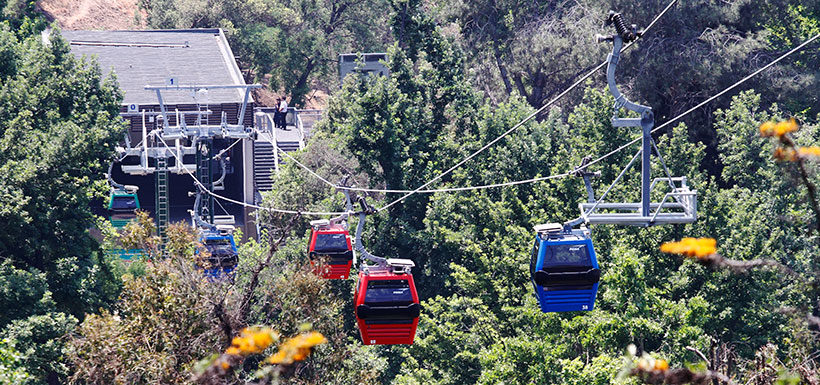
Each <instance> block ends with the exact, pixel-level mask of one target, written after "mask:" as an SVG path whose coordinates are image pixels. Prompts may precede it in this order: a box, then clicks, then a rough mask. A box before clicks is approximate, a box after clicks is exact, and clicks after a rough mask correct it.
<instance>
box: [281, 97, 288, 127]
mask: <svg viewBox="0 0 820 385" xmlns="http://www.w3.org/2000/svg"><path fill="white" fill-rule="evenodd" d="M287 117H288V101H287V100H286V99H285V98H282V101H280V102H279V119H281V125H282V129H283V130H285V131H287V130H288V121H287V119H286V118H287Z"/></svg>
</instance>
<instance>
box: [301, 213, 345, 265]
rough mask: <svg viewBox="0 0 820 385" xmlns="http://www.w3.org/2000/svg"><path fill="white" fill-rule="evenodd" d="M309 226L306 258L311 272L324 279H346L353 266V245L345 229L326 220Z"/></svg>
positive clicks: (314, 222)
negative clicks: (308, 259) (307, 257)
mask: <svg viewBox="0 0 820 385" xmlns="http://www.w3.org/2000/svg"><path fill="white" fill-rule="evenodd" d="M310 225H311V227H312V229H311V234H310V242H309V243H308V256H309V257H310V265H311V267H313V271H314V272H315V273H316V275H318V276H320V277H322V278H324V279H347V277H348V276H350V267H351V266H352V265H353V245H352V244H351V242H350V234H349V233H348V231H347V229H346V228H345V227H344V226H342V225H341V224H338V223H331V222H329V221H327V220H319V221H313V222H311V223H310Z"/></svg>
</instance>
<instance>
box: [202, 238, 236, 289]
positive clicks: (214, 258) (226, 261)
mask: <svg viewBox="0 0 820 385" xmlns="http://www.w3.org/2000/svg"><path fill="white" fill-rule="evenodd" d="M200 242H202V246H203V247H204V248H205V250H207V251H208V257H207V261H206V262H207V263H206V264H205V269H204V273H205V277H207V278H208V280H214V281H216V280H222V279H225V278H228V279H232V278H233V274H234V270H235V269H236V265H237V264H238V263H239V252H238V251H237V249H236V244H235V243H234V240H233V235H230V234H227V235H224V234H219V233H216V232H207V233H205V234H203V235H202V238H201V239H200Z"/></svg>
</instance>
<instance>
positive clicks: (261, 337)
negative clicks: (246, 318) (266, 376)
mask: <svg viewBox="0 0 820 385" xmlns="http://www.w3.org/2000/svg"><path fill="white" fill-rule="evenodd" d="M274 340H277V341H278V340H279V333H276V332H274V331H273V330H271V329H270V328H246V329H244V330H242V332H241V333H240V334H239V336H238V337H234V339H233V341H231V346H230V347H229V348H228V349H227V350H225V354H230V355H239V356H247V355H250V354H259V353H262V352H263V351H265V349H267V348H268V346H270V345H271V344H273V341H274Z"/></svg>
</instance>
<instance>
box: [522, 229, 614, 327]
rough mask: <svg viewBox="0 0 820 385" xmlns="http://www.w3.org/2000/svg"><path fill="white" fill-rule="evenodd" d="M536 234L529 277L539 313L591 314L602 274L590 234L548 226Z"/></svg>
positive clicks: (584, 231) (537, 230)
mask: <svg viewBox="0 0 820 385" xmlns="http://www.w3.org/2000/svg"><path fill="white" fill-rule="evenodd" d="M535 232H536V234H535V245H534V247H533V251H532V258H531V263H530V273H531V276H532V282H533V286H534V287H535V294H536V297H537V298H538V303H539V304H540V306H541V311H543V312H545V313H547V312H564V311H588V310H592V309H593V308H594V307H595V296H596V295H597V293H598V281H599V280H600V278H601V271H600V270H599V269H598V260H597V258H596V256H595V249H594V248H593V247H592V240H591V239H590V238H589V231H588V230H586V229H584V228H582V229H580V230H570V229H565V228H564V226H562V225H561V224H558V223H550V224H545V225H538V226H536V227H535Z"/></svg>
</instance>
